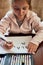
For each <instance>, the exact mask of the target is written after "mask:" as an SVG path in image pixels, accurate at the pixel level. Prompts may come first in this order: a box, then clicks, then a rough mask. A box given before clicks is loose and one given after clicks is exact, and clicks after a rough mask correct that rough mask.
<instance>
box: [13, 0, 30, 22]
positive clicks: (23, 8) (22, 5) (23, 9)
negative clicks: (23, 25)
mask: <svg viewBox="0 0 43 65" xmlns="http://www.w3.org/2000/svg"><path fill="white" fill-rule="evenodd" d="M12 7H13V12H14V14H15V15H16V16H17V18H18V19H19V20H20V21H21V20H23V19H24V16H25V15H26V14H27V11H28V9H29V5H28V3H27V2H26V1H23V0H22V1H20V0H19V1H16V2H14V3H13V4H12Z"/></svg>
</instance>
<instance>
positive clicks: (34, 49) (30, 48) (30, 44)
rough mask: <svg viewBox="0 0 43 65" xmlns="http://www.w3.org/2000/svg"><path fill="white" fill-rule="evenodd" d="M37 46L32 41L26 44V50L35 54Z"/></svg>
mask: <svg viewBox="0 0 43 65" xmlns="http://www.w3.org/2000/svg"><path fill="white" fill-rule="evenodd" d="M38 46H39V45H36V44H34V43H29V44H28V46H27V49H28V52H29V53H32V54H35V52H36V51H37V48H38Z"/></svg>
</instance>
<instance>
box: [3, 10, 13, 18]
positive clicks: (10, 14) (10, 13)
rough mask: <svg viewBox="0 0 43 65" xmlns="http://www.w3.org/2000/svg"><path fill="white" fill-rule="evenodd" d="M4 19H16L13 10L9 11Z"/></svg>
mask: <svg viewBox="0 0 43 65" xmlns="http://www.w3.org/2000/svg"><path fill="white" fill-rule="evenodd" d="M4 17H5V18H7V17H10V18H13V17H14V14H13V11H12V10H9V11H8V12H7V13H6V14H5V16H4Z"/></svg>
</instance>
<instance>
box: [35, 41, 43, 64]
mask: <svg viewBox="0 0 43 65" xmlns="http://www.w3.org/2000/svg"><path fill="white" fill-rule="evenodd" d="M34 65H43V42H42V43H41V44H40V46H39V48H38V50H37V52H36V54H35V55H34Z"/></svg>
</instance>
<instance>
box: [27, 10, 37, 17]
mask: <svg viewBox="0 0 43 65" xmlns="http://www.w3.org/2000/svg"><path fill="white" fill-rule="evenodd" d="M33 16H37V14H36V13H35V12H33V11H31V10H28V12H27V17H33Z"/></svg>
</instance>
